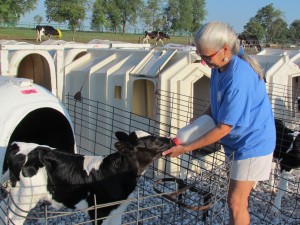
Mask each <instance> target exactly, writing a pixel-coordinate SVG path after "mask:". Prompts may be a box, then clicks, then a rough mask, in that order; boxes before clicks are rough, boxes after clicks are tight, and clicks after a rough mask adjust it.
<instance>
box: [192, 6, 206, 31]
mask: <svg viewBox="0 0 300 225" xmlns="http://www.w3.org/2000/svg"><path fill="white" fill-rule="evenodd" d="M205 4H206V0H193V6H197V7H193V8H192V13H193V21H192V28H191V31H192V32H196V31H197V30H198V29H199V28H200V27H201V26H202V23H203V21H204V19H205V16H206V15H207V11H206V10H205Z"/></svg>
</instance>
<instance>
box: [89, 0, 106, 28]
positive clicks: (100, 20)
mask: <svg viewBox="0 0 300 225" xmlns="http://www.w3.org/2000/svg"><path fill="white" fill-rule="evenodd" d="M105 14H106V7H105V0H95V2H94V5H93V10H92V18H91V29H92V30H97V31H99V30H100V28H101V27H102V26H106V25H107V21H106V17H105Z"/></svg>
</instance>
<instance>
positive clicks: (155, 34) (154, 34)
mask: <svg viewBox="0 0 300 225" xmlns="http://www.w3.org/2000/svg"><path fill="white" fill-rule="evenodd" d="M150 39H156V42H155V44H156V45H157V42H159V41H160V42H161V44H162V45H163V44H164V42H163V40H164V39H170V36H169V35H168V34H166V33H164V32H161V31H151V32H148V31H145V36H144V39H143V43H147V44H148V40H150Z"/></svg>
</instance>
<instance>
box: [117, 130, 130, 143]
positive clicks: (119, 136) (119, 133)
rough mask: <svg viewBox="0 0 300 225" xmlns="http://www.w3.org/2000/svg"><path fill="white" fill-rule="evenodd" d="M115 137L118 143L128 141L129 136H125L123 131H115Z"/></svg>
mask: <svg viewBox="0 0 300 225" xmlns="http://www.w3.org/2000/svg"><path fill="white" fill-rule="evenodd" d="M115 135H116V138H117V139H118V140H119V141H125V142H127V141H129V136H128V134H126V133H125V132H123V131H117V132H115Z"/></svg>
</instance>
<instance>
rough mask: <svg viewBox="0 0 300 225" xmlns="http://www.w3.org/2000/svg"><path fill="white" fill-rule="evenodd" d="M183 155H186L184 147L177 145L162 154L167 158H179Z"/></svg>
mask: <svg viewBox="0 0 300 225" xmlns="http://www.w3.org/2000/svg"><path fill="white" fill-rule="evenodd" d="M183 153H185V150H184V146H182V145H177V146H174V147H172V148H170V149H168V150H167V151H164V152H163V153H162V155H164V156H167V157H177V156H179V155H181V154H183Z"/></svg>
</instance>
